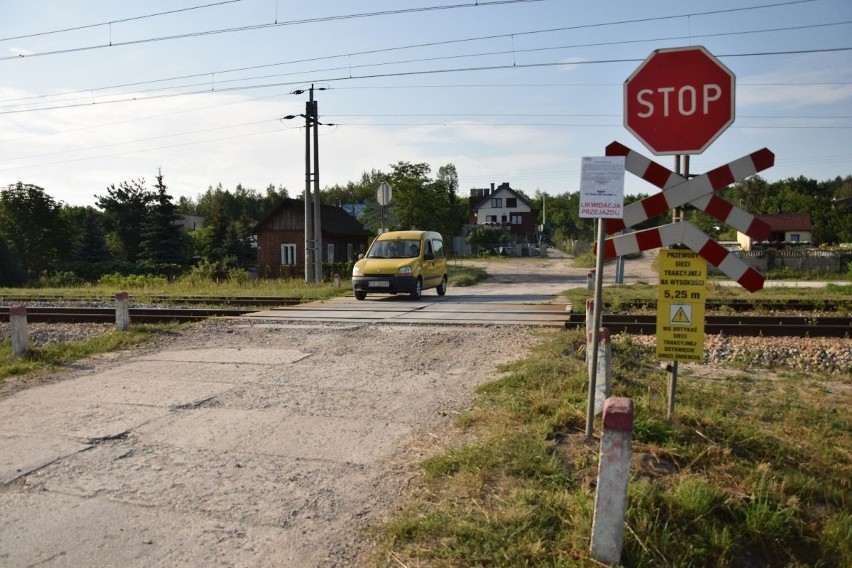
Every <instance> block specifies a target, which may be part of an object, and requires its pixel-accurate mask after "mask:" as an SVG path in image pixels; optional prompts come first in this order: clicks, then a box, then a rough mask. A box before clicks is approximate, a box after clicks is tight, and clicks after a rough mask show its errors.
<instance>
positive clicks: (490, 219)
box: [485, 215, 497, 223]
mask: <svg viewBox="0 0 852 568" xmlns="http://www.w3.org/2000/svg"><path fill="white" fill-rule="evenodd" d="M485 222H486V223H496V222H497V215H486V216H485Z"/></svg>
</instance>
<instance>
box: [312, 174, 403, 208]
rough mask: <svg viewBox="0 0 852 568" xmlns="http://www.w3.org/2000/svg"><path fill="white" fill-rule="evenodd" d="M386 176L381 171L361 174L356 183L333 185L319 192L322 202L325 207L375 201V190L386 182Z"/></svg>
mask: <svg viewBox="0 0 852 568" xmlns="http://www.w3.org/2000/svg"><path fill="white" fill-rule="evenodd" d="M389 177H390V176H388V175H387V174H386V173H384V172H382V171H381V170H371V171H369V172H362V173H361V179H360V180H358V181H356V182H352V181H350V182H348V183H347V184H346V185H343V186H342V185H333V186H331V187H327V188H325V189H324V190H322V192H321V195H320V196H321V199H322V202H323V203H325V204H327V205H337V204H338V203H340V204H344V203H363V202H364V201H366V200H368V199H369V200H370V201H375V200H376V190H377V189H378V188H379V184H381V183H382V182H383V181H387V179H388V178H389Z"/></svg>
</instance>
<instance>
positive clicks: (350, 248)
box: [346, 243, 355, 262]
mask: <svg viewBox="0 0 852 568" xmlns="http://www.w3.org/2000/svg"><path fill="white" fill-rule="evenodd" d="M354 254H355V247H353V246H352V243H349V244H347V245H346V260H347V261H349V262H352V259H353V258H355V257H354Z"/></svg>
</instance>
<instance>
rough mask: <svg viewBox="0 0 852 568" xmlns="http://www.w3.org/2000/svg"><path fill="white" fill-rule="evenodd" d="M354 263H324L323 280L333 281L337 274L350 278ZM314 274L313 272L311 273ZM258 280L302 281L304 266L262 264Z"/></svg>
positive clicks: (258, 271) (258, 269)
mask: <svg viewBox="0 0 852 568" xmlns="http://www.w3.org/2000/svg"><path fill="white" fill-rule="evenodd" d="M353 264H355V263H354V262H335V263H334V264H329V263H327V262H326V263H323V265H322V277H323V280H327V281H331V279H332V278H333V277H334V275H335V274H339V275H340V277H341V278H349V277H350V276H352V265H353ZM311 274H313V270H312V271H311ZM257 276H258V278H269V279H278V278H281V279H288V278H290V279H295V280H302V279H304V278H305V265H304V264H261V265H260V266H258V267H257Z"/></svg>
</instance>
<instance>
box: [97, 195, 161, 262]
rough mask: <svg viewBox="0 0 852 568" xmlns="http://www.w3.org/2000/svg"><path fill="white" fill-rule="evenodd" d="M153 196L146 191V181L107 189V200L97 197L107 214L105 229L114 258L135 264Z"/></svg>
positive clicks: (105, 196)
mask: <svg viewBox="0 0 852 568" xmlns="http://www.w3.org/2000/svg"><path fill="white" fill-rule="evenodd" d="M152 197H153V196H152V194H151V192H150V191H148V190H147V189H145V180H144V179H140V180H134V181H131V182H126V181H123V182H121V184H119V186H118V187H116V186H115V185H114V184H113V185H111V186H109V187H108V188H107V194H106V195H104V196H97V195H96V196H95V198H96V199H97V202H96V204H97V206H98V207H99V208H100V209H102V210H103V211H104V213H105V220H106V228H107V230H108V231H109V233H110V236H111V237H112V239H111V240H110V242H111V244H112V246H111V248H112V249H113V254H114V255H115V256H117V257H119V258H123V259H124V260H129V261H130V262H136V260H137V259H138V258H139V252H140V245H141V242H142V226H143V225H144V224H145V222H146V220H147V218H148V204H149V203H150V202H151V199H152Z"/></svg>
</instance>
